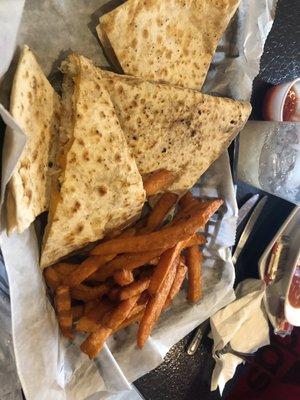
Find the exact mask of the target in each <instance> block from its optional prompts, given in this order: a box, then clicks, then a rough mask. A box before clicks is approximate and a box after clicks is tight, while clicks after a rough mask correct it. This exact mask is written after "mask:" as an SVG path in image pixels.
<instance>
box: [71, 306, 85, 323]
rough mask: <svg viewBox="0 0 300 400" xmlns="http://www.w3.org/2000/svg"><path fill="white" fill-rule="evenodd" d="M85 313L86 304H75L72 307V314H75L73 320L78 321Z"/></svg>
mask: <svg viewBox="0 0 300 400" xmlns="http://www.w3.org/2000/svg"><path fill="white" fill-rule="evenodd" d="M83 313H84V306H83V305H82V304H79V305H78V306H73V307H72V316H73V321H77V320H78V319H79V318H81V317H82V316H83Z"/></svg>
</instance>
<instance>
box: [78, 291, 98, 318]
mask: <svg viewBox="0 0 300 400" xmlns="http://www.w3.org/2000/svg"><path fill="white" fill-rule="evenodd" d="M71 290H72V289H71ZM100 301H101V300H99V299H95V300H89V301H87V302H86V303H85V304H84V314H85V315H87V314H88V313H89V312H90V311H91V310H93V309H94V308H96V307H97V306H99V304H100Z"/></svg>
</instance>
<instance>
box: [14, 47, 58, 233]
mask: <svg viewBox="0 0 300 400" xmlns="http://www.w3.org/2000/svg"><path fill="white" fill-rule="evenodd" d="M10 112H11V114H12V116H13V117H14V118H15V119H16V121H17V122H18V124H19V125H20V127H21V128H22V129H23V131H24V132H25V133H26V135H27V142H26V145H25V147H24V150H23V152H22V155H21V157H20V159H19V161H18V163H17V165H16V167H15V170H14V172H13V175H12V177H11V180H10V182H9V184H8V189H7V200H6V206H7V231H8V233H9V234H11V233H12V232H13V231H15V230H17V232H19V233H21V232H23V231H24V230H25V229H26V228H28V227H29V225H30V224H31V223H32V222H33V221H34V219H35V218H36V217H37V216H38V215H39V214H41V213H42V212H43V211H46V210H47V209H48V206H49V195H50V184H51V170H52V167H53V166H54V160H55V143H56V140H57V136H58V126H59V112H60V99H59V96H58V95H57V94H56V92H55V91H54V89H53V88H52V86H51V85H50V83H49V82H48V80H47V78H46V77H45V75H44V73H43V71H42V70H41V68H40V66H39V65H38V63H37V60H36V58H35V56H34V54H33V53H32V51H31V50H30V49H29V47H27V46H24V48H23V50H22V54H21V56H20V59H19V64H18V67H17V71H16V74H15V77H14V81H13V87H12V92H11V102H10Z"/></svg>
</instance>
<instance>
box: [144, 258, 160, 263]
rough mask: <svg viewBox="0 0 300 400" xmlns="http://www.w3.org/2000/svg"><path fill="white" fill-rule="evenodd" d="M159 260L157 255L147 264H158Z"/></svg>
mask: <svg viewBox="0 0 300 400" xmlns="http://www.w3.org/2000/svg"><path fill="white" fill-rule="evenodd" d="M158 262H159V257H155V258H153V259H152V260H150V261H149V262H148V263H147V264H149V265H157V264H158Z"/></svg>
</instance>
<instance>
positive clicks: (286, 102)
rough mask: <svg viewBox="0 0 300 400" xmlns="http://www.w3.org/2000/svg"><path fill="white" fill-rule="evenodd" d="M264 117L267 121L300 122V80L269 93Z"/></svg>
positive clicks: (266, 98) (265, 103) (264, 106)
mask: <svg viewBox="0 0 300 400" xmlns="http://www.w3.org/2000/svg"><path fill="white" fill-rule="evenodd" d="M263 117H264V120H265V121H280V122H282V121H292V122H300V78H297V79H295V80H294V81H292V82H288V83H283V84H281V85H276V86H273V87H271V88H270V89H269V90H268V91H267V93H266V96H265V99H264V104H263Z"/></svg>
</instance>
